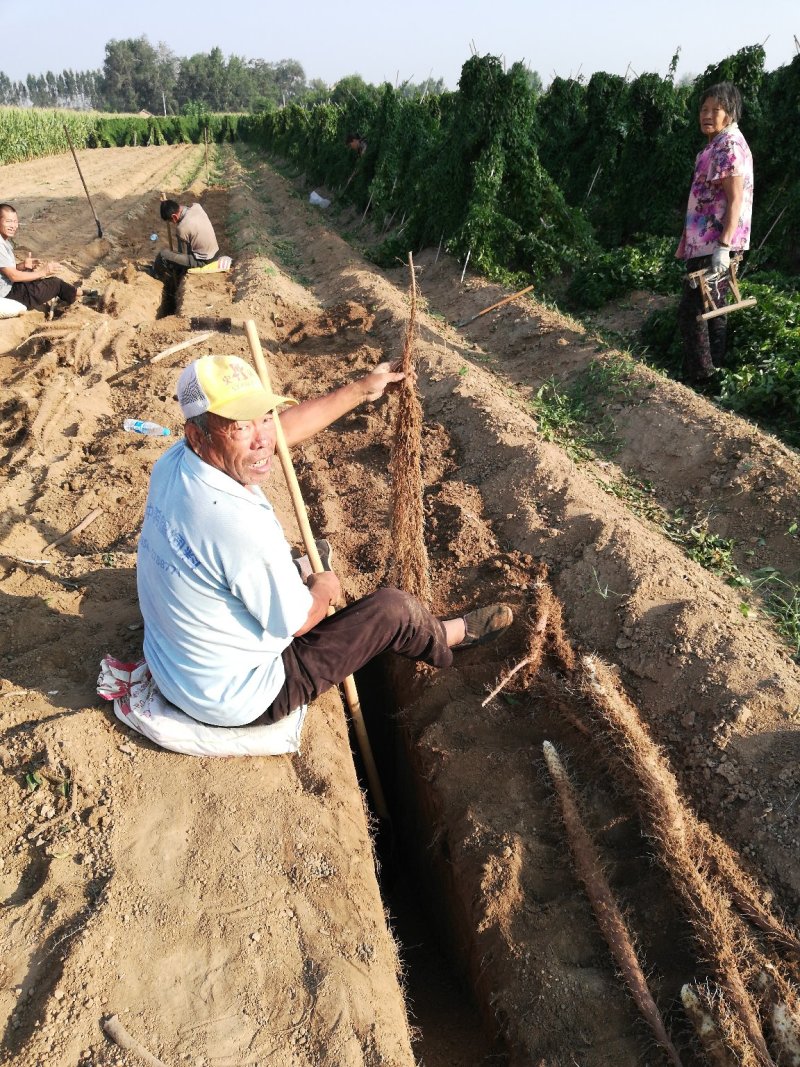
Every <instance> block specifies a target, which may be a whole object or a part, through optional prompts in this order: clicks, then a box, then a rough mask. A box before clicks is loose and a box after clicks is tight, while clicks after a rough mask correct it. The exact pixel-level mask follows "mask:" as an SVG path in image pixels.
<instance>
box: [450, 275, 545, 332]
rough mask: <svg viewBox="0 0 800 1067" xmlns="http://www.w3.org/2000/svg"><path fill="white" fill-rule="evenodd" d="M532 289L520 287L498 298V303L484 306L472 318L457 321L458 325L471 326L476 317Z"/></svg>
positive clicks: (528, 286) (531, 287)
mask: <svg viewBox="0 0 800 1067" xmlns="http://www.w3.org/2000/svg"><path fill="white" fill-rule="evenodd" d="M531 289H533V286H532V285H527V286H526V287H525V288H524V289H520V291H519V292H518V293H512V294H511V296H506V297H503V299H502V300H498V301H497V303H496V304H492V305H491V306H490V307H488V308H484V309H483V311H479V312H478V314H477V315H473V316H472V318H471V319H462V320H461V322H457V323H456V326H457V327H459V328H460V327H461V326H469V324H470V323H471V322H474V321H475V319H479V318H480V317H481V315H488V314H489V312H490V311H494V309H495V308H501V307H502V306H503V305H504V304H510V303H511V301H512V300H516V299H517V298H518V297H520V296H524V295H525V294H526V293H529V292H530V291H531Z"/></svg>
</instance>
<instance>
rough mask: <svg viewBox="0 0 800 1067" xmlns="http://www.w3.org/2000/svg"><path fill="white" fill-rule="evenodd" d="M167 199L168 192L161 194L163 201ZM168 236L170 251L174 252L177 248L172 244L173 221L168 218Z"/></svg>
mask: <svg viewBox="0 0 800 1067" xmlns="http://www.w3.org/2000/svg"><path fill="white" fill-rule="evenodd" d="M166 199H167V194H166V193H162V194H161V200H162V203H163V201H164V200H166ZM167 238H168V240H169V250H170V252H174V251H175V249H174V247H173V245H172V223H171V222H170V221H169V220H167Z"/></svg>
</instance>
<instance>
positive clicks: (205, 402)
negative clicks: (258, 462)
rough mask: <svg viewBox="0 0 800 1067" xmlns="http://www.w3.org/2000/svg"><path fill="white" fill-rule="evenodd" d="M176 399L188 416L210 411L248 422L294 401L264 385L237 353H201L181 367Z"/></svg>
mask: <svg viewBox="0 0 800 1067" xmlns="http://www.w3.org/2000/svg"><path fill="white" fill-rule="evenodd" d="M178 403H179V404H180V406H181V411H182V412H183V414H184V416H185V417H186V418H187V419H191V418H193V417H194V416H195V415H202V414H204V413H205V412H206V411H211V412H212V413H213V414H214V415H221V416H222V417H223V418H225V419H240V420H241V421H243V422H249V421H250V420H251V419H260V418H261V416H262V415H266V414H267V412H268V411H274V410H275V408H277V407H279V406H280V405H281V404H296V403H297V401H296V400H292V398H291V397H288V396H278V394H277V393H273V392H271V391H270V390H268V389H265V388H264V386H263V385H262V383H261V379H260V378H259V377H258V375H257V374H256V372H255V371H254V370H253V368H252V367H251V366H250V364H249V363H247V362H246V361H245V360H243V359H241V358H240V357H239V356H201V357H200V359H196V360H195V361H194V362H193V363H190V364H189V366H188V367H185V368H184V369H183V371H181V376H180V378H179V379H178Z"/></svg>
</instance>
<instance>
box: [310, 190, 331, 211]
mask: <svg viewBox="0 0 800 1067" xmlns="http://www.w3.org/2000/svg"><path fill="white" fill-rule="evenodd" d="M308 200H309V203H311V204H315V205H316V206H317V207H330V206H331V202H330V200H326V199H325V197H324V196H320V195H319V193H318V192H317V191H316V189H315V190H314V192H313V193H309V195H308Z"/></svg>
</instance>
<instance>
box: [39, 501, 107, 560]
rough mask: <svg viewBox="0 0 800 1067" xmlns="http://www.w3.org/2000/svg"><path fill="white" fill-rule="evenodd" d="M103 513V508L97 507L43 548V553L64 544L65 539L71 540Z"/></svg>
mask: <svg viewBox="0 0 800 1067" xmlns="http://www.w3.org/2000/svg"><path fill="white" fill-rule="evenodd" d="M102 514H103V509H102V508H95V509H94V511H90V512H89V514H88V515H87V516H86V518H85V519H83V520H82V521H81V522H79V523H78V525H77V526H73V527H72V529H71V530H67V532H66V533H65V534H62V535H61V537H57V538H56V539H55V541H51V542H50V544H49V545H45V547H44V548H43V549H42V554H43V555H44V553H45V552H49V551H50V549H51V548H55V547H56V545H63V544H64V542H65V541H71V540H72V538H73V537H74V536H75V534H79V533H80V532H81V531H82V530H85V529H86V527H87V526H89V525H90V524H91V523H93V522H94V520H95V519H98V518H99V517H100V516H101V515H102Z"/></svg>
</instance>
